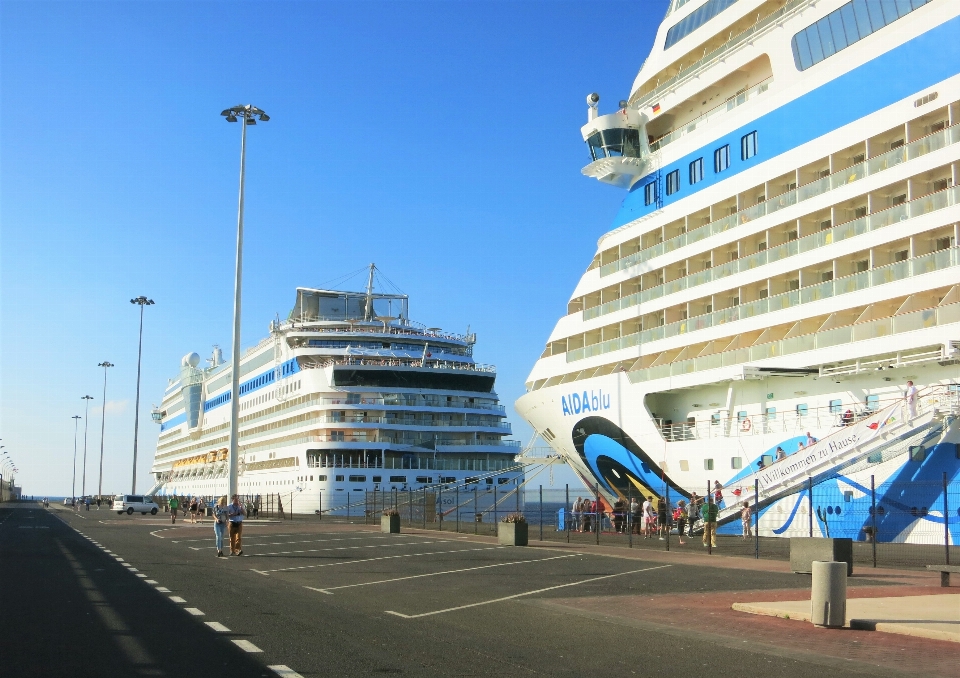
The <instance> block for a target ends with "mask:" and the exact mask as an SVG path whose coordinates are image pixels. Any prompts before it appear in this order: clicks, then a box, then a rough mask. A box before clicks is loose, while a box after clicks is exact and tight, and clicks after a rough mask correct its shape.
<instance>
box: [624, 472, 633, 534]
mask: <svg viewBox="0 0 960 678" xmlns="http://www.w3.org/2000/svg"><path fill="white" fill-rule="evenodd" d="M631 505H633V488H632V487H628V488H627V517H626V520H625V521H624V524H625V525H626V526H627V547H628V548H633V511H631V510H630V506H631Z"/></svg>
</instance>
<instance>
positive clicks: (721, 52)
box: [631, 0, 816, 108]
mask: <svg viewBox="0 0 960 678" xmlns="http://www.w3.org/2000/svg"><path fill="white" fill-rule="evenodd" d="M815 1H816V0H791V1H790V2H788V3H787V4H786V5H784V6H783V7H781V8H780V9H778V10H776V11H775V12H772V13H771V14H768V15H767V16H765V17H763V18H762V19H760V20H759V21H758V22H757V23H755V24H753V25H752V26H750V28H748V29H746V30H745V31H743V32H741V33H738V34H737V35H735V36H733V37H731V38H730V39H729V40H727V41H726V42H725V43H723V44H722V45H720V46H719V47H717V48H716V49H714V50H713V51H712V52H710V53H709V54H705V55H703V56H702V57H701V58H700V59H698V60H697V61H694V62H693V63H692V64H690V65H689V66H687V67H686V68H682V69H681V70H680V72H679V73H677V74H676V75H674V76H673V77H671V78H669V79H667V80H665V81H664V82H662V83H659V84H658V85H656V86H655V87H654V89H652V90H650V91H648V92H645V93H642V94H640V95H638V96H637V98H636V99H634V100H633V101H631V104H632V105H635V106H636V107H637V108H643V107H644V106H646V105H647V104H649V103H651V102H653V100H654V99H656V98H657V97H658V96H660V95H662V94H665V93H666V92H669V91H672V90H674V89H676V88H677V87H678V86H679V83H680V82H681V81H683V80H686V79H687V78H690V77H692V76H694V75H696V74H697V73H699V72H700V71H701V70H703V69H705V68H707V67H709V66H711V65H713V64H714V63H715V62H717V61H720V60H721V59H723V58H724V57H726V55H727V54H728V53H729V52H730V51H731V50H733V49H736V48H737V47H740V46H741V45H743V44H745V43H746V42H747V41H748V40H750V38H754V39H756V37H757V36H758V35H759V34H760V33H762V32H763V31H765V30H767V29H770V28H772V27H775V26H777V25H780V24H782V23H783V21H784V20H785V19H786V17H787V16H788V15H791V14H794V13H795V12H798V11H801V10H803V9H804V8H805V7H806V6H807V5H809V4H811V3H812V2H815Z"/></svg>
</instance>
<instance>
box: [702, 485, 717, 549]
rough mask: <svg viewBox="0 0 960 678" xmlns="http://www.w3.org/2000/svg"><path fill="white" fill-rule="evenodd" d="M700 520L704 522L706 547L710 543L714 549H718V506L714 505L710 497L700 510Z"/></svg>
mask: <svg viewBox="0 0 960 678" xmlns="http://www.w3.org/2000/svg"><path fill="white" fill-rule="evenodd" d="M700 518H701V519H702V520H703V545H704V547H706V545H707V542H709V543H710V545H711V546H712V547H713V548H717V505H716V504H714V503H713V501H712V499H711V497H710V496H709V495H708V496H707V501H706V502H704V504H703V506H702V507H701V508H700Z"/></svg>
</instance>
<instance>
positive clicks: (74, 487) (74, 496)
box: [70, 414, 83, 502]
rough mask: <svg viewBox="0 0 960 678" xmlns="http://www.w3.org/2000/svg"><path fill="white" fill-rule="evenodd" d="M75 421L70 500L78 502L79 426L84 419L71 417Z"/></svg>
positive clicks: (75, 416)
mask: <svg viewBox="0 0 960 678" xmlns="http://www.w3.org/2000/svg"><path fill="white" fill-rule="evenodd" d="M71 419H73V482H72V483H71V484H70V498H71V499H72V501H73V502H76V501H77V425H78V424H79V423H80V420H81V419H83V417H81V416H80V415H79V414H75V415H73V416H72V417H71Z"/></svg>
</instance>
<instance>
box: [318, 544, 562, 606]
mask: <svg viewBox="0 0 960 678" xmlns="http://www.w3.org/2000/svg"><path fill="white" fill-rule="evenodd" d="M578 555H580V554H579V553H571V554H568V555H564V556H553V557H552V558H535V559H534V560H515V561H513V562H512V563H494V564H493V565H480V566H478V567H464V568H462V569H459V570H445V571H443V572H429V573H427V574H413V575H410V576H409V577H395V578H393V579H380V580H378V581H368V582H364V583H362V584H346V585H344V586H328V587H327V588H325V589H317V588H314V587H312V586H304V587H303V588H305V589H310V590H311V591H318V592H319V593H326V594H327V595H330V596H332V595H333V594H332V593H331V591H338V590H340V589H352V588H356V587H358V586H373V585H374V584H389V583H390V582H395V581H404V580H406V579H420V578H421V577H436V576H438V575H441V574H456V573H457V572H471V571H473V570H486V569H488V568H491V567H504V566H506V565H525V564H527V563H542V562H544V561H545V560H559V559H560V558H575V557H577V556H578Z"/></svg>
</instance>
